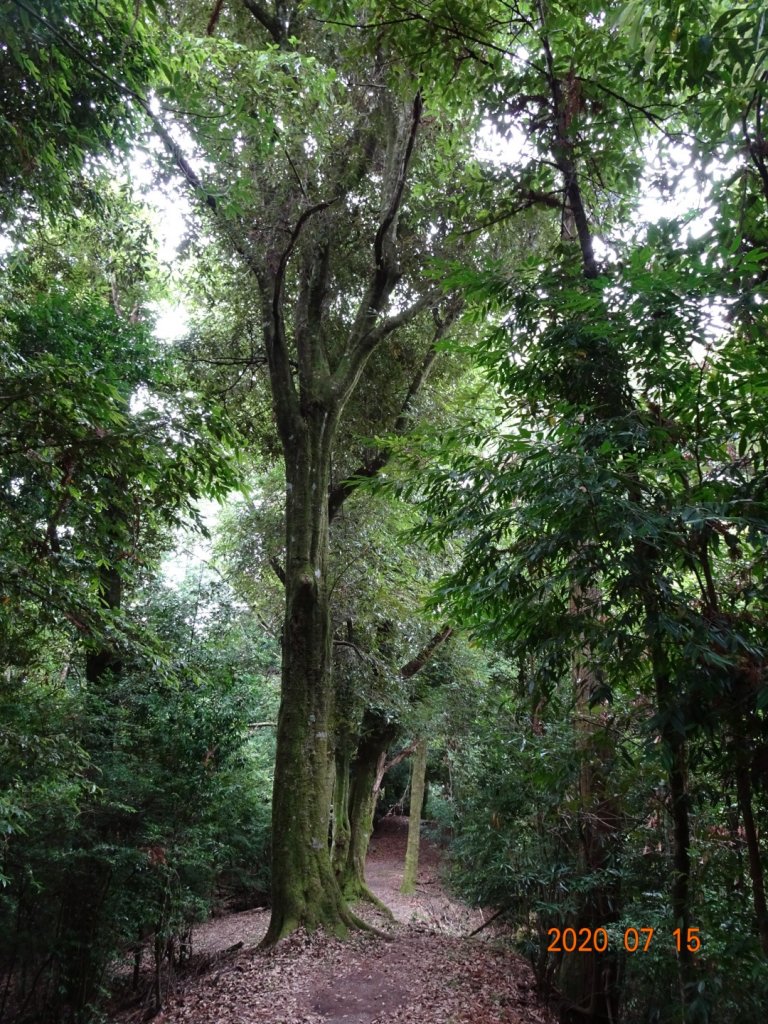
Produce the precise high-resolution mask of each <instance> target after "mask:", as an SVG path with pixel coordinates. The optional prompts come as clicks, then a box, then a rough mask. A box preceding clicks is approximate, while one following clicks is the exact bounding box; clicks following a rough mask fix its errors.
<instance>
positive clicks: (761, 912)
mask: <svg viewBox="0 0 768 1024" xmlns="http://www.w3.org/2000/svg"><path fill="white" fill-rule="evenodd" d="M734 759H735V767H736V793H737V797H738V801H739V810H740V811H741V820H742V821H743V822H744V835H745V837H746V841H747V855H748V857H749V874H750V877H751V879H752V898H753V900H754V904H755V917H756V919H757V930H758V934H759V935H760V945H761V946H762V949H763V953H765V955H766V956H768V906H766V899H765V877H764V872H763V862H762V858H761V856H760V843H759V840H758V837H757V828H756V826H755V817H754V814H753V812H752V785H751V783H750V779H749V770H748V768H747V765H746V763H745V759H744V748H743V745H742V744H741V743H739V742H737V743H736V744H735V750H734Z"/></svg>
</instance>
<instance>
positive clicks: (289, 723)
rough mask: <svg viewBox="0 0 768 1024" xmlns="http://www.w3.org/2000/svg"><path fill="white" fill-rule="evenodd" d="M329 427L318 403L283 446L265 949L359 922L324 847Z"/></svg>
mask: <svg viewBox="0 0 768 1024" xmlns="http://www.w3.org/2000/svg"><path fill="white" fill-rule="evenodd" d="M332 420H333V417H332V416H330V415H329V412H328V410H327V409H325V408H323V407H322V405H321V404H319V403H318V405H317V406H316V407H315V408H314V409H312V410H309V411H308V415H305V416H303V417H301V420H300V421H299V422H298V423H295V426H296V428H297V432H296V434H295V435H294V436H293V438H292V439H291V438H289V439H287V440H288V441H289V444H290V441H291V440H292V441H293V447H292V449H291V447H289V444H286V443H285V442H284V446H285V448H286V451H285V462H286V490H287V498H286V566H285V577H286V579H285V622H284V629H283V658H282V693H281V701H280V713H279V716H278V723H277V756H276V761H275V781H274V798H273V801H272V917H271V920H270V924H269V929H268V931H267V934H266V937H265V939H264V943H265V944H266V945H270V944H272V943H275V942H277V941H278V940H279V939H280V938H282V937H283V936H284V935H287V934H288V933H289V932H291V931H293V930H295V929H296V928H298V927H301V926H304V927H306V928H308V929H314V928H317V927H320V926H323V927H325V928H327V929H328V930H329V931H332V932H334V933H336V934H344V933H345V932H346V930H347V928H348V927H350V926H353V925H356V924H358V923H359V922H358V921H357V919H356V918H355V917H354V915H352V914H351V912H350V911H349V909H348V908H347V906H346V903H345V901H344V899H343V897H342V894H341V889H340V888H339V884H338V882H337V880H336V876H335V875H334V872H333V869H332V866H331V858H330V851H329V848H328V822H329V816H330V808H331V800H332V781H333V757H334V751H333V745H332V743H331V738H330V734H331V730H332V727H333V720H332V713H333V683H332V678H331V639H332V628H331V614H330V597H329V593H328V582H327V565H328V500H327V496H328V484H329V479H330V466H331V449H330V446H331V441H332V434H333V430H332V426H333V424H332Z"/></svg>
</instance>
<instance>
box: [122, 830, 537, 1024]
mask: <svg viewBox="0 0 768 1024" xmlns="http://www.w3.org/2000/svg"><path fill="white" fill-rule="evenodd" d="M406 835H407V822H406V820H405V819H401V818H385V819H383V821H382V822H380V824H379V828H378V829H377V831H376V833H375V835H374V837H373V840H372V842H371V850H370V856H369V860H368V865H367V878H368V883H369V885H370V887H371V889H372V890H373V891H374V892H375V893H376V895H377V896H378V897H379V899H381V900H382V901H383V902H384V903H386V904H387V906H389V907H390V909H391V910H392V912H393V913H394V915H395V918H396V923H395V924H394V925H393V924H392V923H391V922H389V921H388V919H387V918H385V917H384V916H383V915H381V914H380V913H379V912H378V911H376V910H374V909H373V908H372V907H370V905H367V904H366V905H358V906H357V907H356V908H355V909H356V911H357V912H358V913H359V914H360V915H361V916H364V917H365V919H366V920H367V921H369V922H370V923H372V924H376V926H377V927H379V928H383V929H386V930H387V931H388V932H389V933H390V934H391V941H387V940H385V939H382V938H379V937H378V936H371V935H368V934H364V933H358V934H355V935H353V936H352V937H351V938H350V939H348V940H347V941H343V942H342V941H340V940H338V939H334V938H329V937H328V936H327V935H323V934H315V935H306V934H303V933H300V934H297V935H294V936H292V937H291V938H289V939H286V940H284V941H283V942H281V943H279V944H278V946H277V947H276V948H275V949H273V950H270V951H268V952H266V953H265V952H261V951H257V950H256V946H257V944H258V942H259V941H260V939H261V938H262V936H263V935H264V933H265V931H266V927H267V922H268V914H267V913H266V912H264V911H246V912H244V913H240V914H230V915H228V916H227V917H225V918H219V919H216V920H213V921H210V922H207V923H206V924H205V925H202V926H200V928H199V929H198V933H197V935H196V938H195V948H196V950H197V951H198V953H197V957H196V961H197V970H196V971H193V972H190V973H187V974H186V975H185V976H177V977H176V979H175V981H174V984H173V986H172V989H171V991H169V993H168V995H167V998H166V1000H165V1008H164V1009H163V1011H162V1012H161V1013H160V1014H158V1015H157V1016H156V1017H155V1018H154V1020H155V1021H156V1022H157V1024H182V1022H184V1024H552V1022H553V1020H554V1018H553V1017H551V1015H550V1014H549V1012H548V1011H547V1010H546V1009H544V1008H543V1007H542V1006H541V1005H540V1003H539V1001H538V999H537V996H536V993H535V990H534V983H533V976H532V974H531V971H530V968H529V967H528V965H527V964H526V963H525V962H524V961H523V960H521V959H520V958H519V957H516V956H513V955H512V954H510V953H507V952H504V951H501V950H499V949H496V948H494V947H493V946H492V945H491V944H489V942H488V941H487V940H485V939H483V938H482V937H479V938H476V939H468V938H464V936H466V935H467V934H468V933H469V932H470V931H472V930H473V928H476V927H477V926H478V925H479V924H481V923H482V917H481V915H480V913H479V912H478V911H473V910H471V909H470V908H468V907H466V906H464V905H463V904H461V903H458V902H456V901H454V900H452V899H450V898H449V897H448V896H447V895H446V893H445V892H444V890H443V888H442V886H441V884H440V880H439V866H440V851H439V849H438V848H437V847H435V846H434V845H433V844H431V843H429V842H424V844H423V850H422V854H423V856H422V859H421V864H420V871H419V879H418V884H417V888H416V892H415V893H414V894H413V895H412V896H403V895H402V894H401V893H400V892H399V886H400V881H401V876H402V865H403V860H404V855H405V840H406ZM235 943H243V946H242V948H239V949H237V950H231V949H230V947H231V946H232V945H234V944H235ZM144 1009H145V1008H134V1009H133V1010H132V1011H131V1013H125V1014H120V1015H116V1016H115V1017H113V1020H114V1021H115V1022H116V1024H117V1022H118V1021H119V1022H123V1024H127V1022H129V1021H138V1020H140V1019H141V1016H142V1015H143V1012H144Z"/></svg>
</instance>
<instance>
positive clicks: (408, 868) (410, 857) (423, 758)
mask: <svg viewBox="0 0 768 1024" xmlns="http://www.w3.org/2000/svg"><path fill="white" fill-rule="evenodd" d="M426 778H427V741H426V740H425V739H423V738H422V739H420V740H419V742H418V743H417V744H416V750H415V751H414V754H413V761H412V762H411V813H410V816H409V818H408V846H407V847H406V851H405V867H404V868H403V883H402V885H401V886H400V892H403V893H411V892H413V891H414V889H415V888H416V878H417V877H418V874H419V844H420V840H421V808H422V804H423V803H424V784H425V782H426Z"/></svg>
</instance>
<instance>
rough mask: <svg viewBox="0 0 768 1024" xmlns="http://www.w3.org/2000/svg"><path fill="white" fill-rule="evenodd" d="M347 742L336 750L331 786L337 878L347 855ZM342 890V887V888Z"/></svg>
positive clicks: (335, 871) (348, 824)
mask: <svg viewBox="0 0 768 1024" xmlns="http://www.w3.org/2000/svg"><path fill="white" fill-rule="evenodd" d="M348 743H349V741H348V740H347V742H346V743H343V744H342V745H341V746H339V747H337V749H336V774H335V778H334V784H333V835H332V841H331V863H332V864H333V871H334V874H335V875H336V877H337V878H339V876H340V875H341V874H342V872H343V870H344V866H345V865H346V863H347V857H348V855H349V841H350V831H351V826H350V820H349V789H350V781H349V772H350V762H351V757H350V753H349V745H348ZM342 888H343V886H342Z"/></svg>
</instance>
